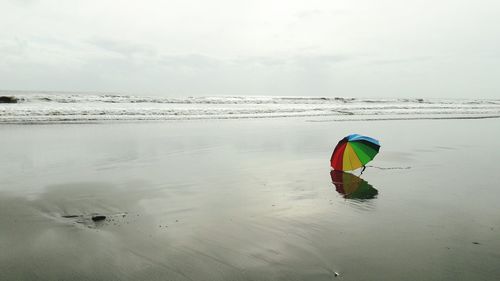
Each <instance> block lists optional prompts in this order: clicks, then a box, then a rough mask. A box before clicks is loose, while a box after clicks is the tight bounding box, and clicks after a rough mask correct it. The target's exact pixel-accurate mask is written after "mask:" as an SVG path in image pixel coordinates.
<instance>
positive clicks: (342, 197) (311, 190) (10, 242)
mask: <svg viewBox="0 0 500 281" xmlns="http://www.w3.org/2000/svg"><path fill="white" fill-rule="evenodd" d="M350 133H361V134H366V135H370V136H372V137H375V138H378V139H379V140H380V142H381V144H382V148H381V151H380V153H379V155H378V156H377V157H376V158H375V160H374V161H373V162H372V163H370V165H371V167H368V168H367V169H366V171H365V172H364V173H363V175H361V178H362V180H359V182H360V183H361V185H362V186H363V188H365V189H366V190H367V191H366V192H365V193H364V195H363V196H361V195H359V194H358V195H352V194H351V195H350V194H341V193H339V192H338V191H342V189H339V186H338V184H337V185H335V184H333V183H332V175H331V174H330V168H329V158H330V155H331V152H332V150H333V147H334V146H335V144H336V143H337V141H338V140H339V139H341V138H342V137H344V136H345V135H347V134H350ZM499 137H500V122H499V120H497V119H491V120H442V121H436V120H421V121H375V122H307V121H305V120H303V119H296V120H290V119H287V120H278V119H276V120H245V121H242V120H233V121H206V122H204V121H194V122H193V121H191V122H189V121H188V122H164V123H133V124H123V123H120V124H74V125H36V126H27V125H25V126H23V125H3V126H1V127H0V144H1V145H2V148H3V149H2V150H1V151H0V170H1V171H2V173H1V174H0V225H1V228H0V280H79V279H81V280H96V279H97V280H146V279H147V280H332V279H335V278H339V279H343V280H495V279H498V278H499V277H500V268H499V267H498V264H500V239H498V237H500V236H499V234H500V206H499V205H498V203H497V201H498V200H497V199H498V198H499V197H500V188H499V186H498V184H499V183H500V173H499V172H498V168H499V164H498V163H497V161H496V160H497V159H499V158H500V149H498V138H499ZM354 174H355V175H354V176H353V177H352V179H351V180H352V181H357V178H356V176H358V175H359V172H355V173H354ZM344 184H345V183H344ZM342 188H344V189H346V188H347V186H343V187H342ZM373 190H375V191H373ZM95 214H100V215H106V216H107V218H106V220H104V221H93V220H92V215H95ZM335 272H337V273H338V274H339V275H338V276H337V277H335V275H336V274H335Z"/></svg>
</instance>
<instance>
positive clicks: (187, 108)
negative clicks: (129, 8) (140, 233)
mask: <svg viewBox="0 0 500 281" xmlns="http://www.w3.org/2000/svg"><path fill="white" fill-rule="evenodd" d="M0 96H14V97H15V98H16V99H17V103H15V104H7V103H1V104H0V123H52V122H94V121H95V122H101V121H141V120H191V119H238V118H277V117H281V118H285V117H309V118H313V119H314V120H316V121H318V120H319V121H321V120H327V121H350V120H394V119H396V120H399V119H454V118H456V119H459V118H497V117H500V100H482V99H468V100H466V99H463V100H444V99H421V98H415V99H362V98H345V97H274V96H217V97H184V98H172V97H144V96H130V95H117V94H109V93H92V94H90V93H61V92H17V91H16V92H12V91H0Z"/></svg>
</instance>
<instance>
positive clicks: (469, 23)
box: [0, 0, 500, 98]
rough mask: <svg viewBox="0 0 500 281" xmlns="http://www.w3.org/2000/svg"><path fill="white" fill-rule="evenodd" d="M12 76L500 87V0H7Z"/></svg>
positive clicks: (148, 82)
mask: <svg viewBox="0 0 500 281" xmlns="http://www.w3.org/2000/svg"><path fill="white" fill-rule="evenodd" d="M0 89H4V90H63V91H112V92H121V93H130V94H144V95H168V96H186V95H235V94H236V95H302V96H352V97H445V98H473V97H483V98H500V1H498V0H493V1H489V0H481V1H472V0H471V1H460V0H443V1H439V0H432V1H430V0H429V1H427V0H419V1H416V0H415V1H401V0H385V1H384V0H377V1H374V0H346V1H336V0H325V1H315V0H303V1H293V0H284V1H275V0H263V1H257V0H248V1H242V0H210V1H209V0H200V1H192V0H180V1H176V0H175V1H173V0H163V1H160V0H158V1H153V0H141V1H125V0H114V1H109V0H95V1H94V0H81V1H68V0H60V1H52V0H46V1H36V0H17V1H14V0H0Z"/></svg>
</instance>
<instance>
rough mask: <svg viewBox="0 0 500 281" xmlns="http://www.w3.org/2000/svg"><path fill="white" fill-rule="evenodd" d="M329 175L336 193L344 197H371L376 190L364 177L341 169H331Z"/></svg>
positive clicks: (373, 196)
mask: <svg viewBox="0 0 500 281" xmlns="http://www.w3.org/2000/svg"><path fill="white" fill-rule="evenodd" d="M330 176H331V177H332V182H333V184H334V185H335V189H336V190H337V192H338V193H340V194H343V195H344V198H346V199H372V198H375V196H377V194H378V191H377V190H376V189H375V188H373V186H371V185H370V184H369V183H368V182H367V181H365V180H364V179H362V178H360V177H358V176H356V175H353V174H351V173H345V172H342V171H335V170H333V171H331V172H330Z"/></svg>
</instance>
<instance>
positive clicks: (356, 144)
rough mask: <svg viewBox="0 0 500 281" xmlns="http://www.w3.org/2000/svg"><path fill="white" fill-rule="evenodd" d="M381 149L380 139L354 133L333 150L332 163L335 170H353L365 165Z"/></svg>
mask: <svg viewBox="0 0 500 281" xmlns="http://www.w3.org/2000/svg"><path fill="white" fill-rule="evenodd" d="M379 149H380V144H379V142H378V140H376V139H373V138H370V137H366V136H362V135H358V134H353V135H348V136H347V137H345V138H343V139H342V140H341V141H339V143H338V144H337V146H336V147H335V149H334V150H333V154H332V158H331V159H330V165H331V167H332V168H333V169H334V170H338V171H351V170H356V169H358V168H361V167H364V166H365V165H366V163H368V162H370V161H371V160H372V159H373V158H374V157H375V155H377V153H378V151H379Z"/></svg>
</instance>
